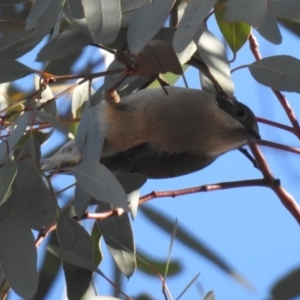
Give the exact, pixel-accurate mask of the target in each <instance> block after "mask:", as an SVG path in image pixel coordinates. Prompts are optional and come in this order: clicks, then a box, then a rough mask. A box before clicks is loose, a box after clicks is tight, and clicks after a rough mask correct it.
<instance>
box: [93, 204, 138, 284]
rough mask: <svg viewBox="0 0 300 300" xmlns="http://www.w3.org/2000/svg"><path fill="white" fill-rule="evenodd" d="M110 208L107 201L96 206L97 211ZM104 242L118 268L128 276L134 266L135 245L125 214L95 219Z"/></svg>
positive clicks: (133, 269)
mask: <svg viewBox="0 0 300 300" xmlns="http://www.w3.org/2000/svg"><path fill="white" fill-rule="evenodd" d="M110 209H111V206H110V205H109V204H107V203H101V204H99V205H98V206H97V210H96V211H97V212H105V211H108V210H110ZM96 222H97V225H98V226H99V229H100V231H101V233H102V234H103V237H104V240H105V243H106V245H107V248H108V250H109V252H110V253H111V255H112V257H113V258H114V260H115V262H116V264H117V266H118V267H119V269H120V270H121V271H122V272H123V273H124V275H125V276H126V277H127V278H129V277H130V276H131V275H132V274H133V272H134V271H135V268H136V259H135V245H134V238H133V232H132V228H131V224H130V220H129V217H128V215H127V214H122V215H121V216H111V217H109V218H106V219H104V220H101V221H96Z"/></svg>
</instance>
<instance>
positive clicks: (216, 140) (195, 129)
mask: <svg viewBox="0 0 300 300" xmlns="http://www.w3.org/2000/svg"><path fill="white" fill-rule="evenodd" d="M103 105H104V106H103V111H102V112H101V114H99V116H100V118H101V120H99V123H100V124H104V127H105V140H104V145H103V149H102V153H101V158H100V163H101V164H103V165H104V166H106V167H107V168H108V169H109V170H110V171H112V172H113V173H114V174H127V173H141V174H144V175H146V176H147V177H148V178H153V179H162V178H172V177H177V176H181V175H185V174H189V173H193V172H196V171H198V170H201V169H203V168H205V167H207V166H208V165H210V164H211V163H213V162H214V161H215V160H216V159H217V158H218V157H219V156H221V155H222V154H224V153H226V152H228V151H231V150H233V149H236V148H239V147H241V146H243V145H245V144H248V143H251V142H255V141H257V140H259V139H260V135H259V129H258V125H257V121H256V118H255V115H254V113H253V112H252V111H251V109H250V108H249V107H247V106H246V105H244V104H243V103H241V102H238V101H237V100H236V99H235V98H233V97H229V96H226V95H222V94H215V93H212V92H208V91H204V90H199V89H192V88H181V87H173V86H169V87H165V88H164V89H162V88H149V89H143V90H140V91H137V92H135V93H132V94H130V95H128V96H125V97H123V98H122V99H120V98H119V96H118V94H116V93H115V94H114V97H112V98H111V97H110V96H108V94H105V93H104V104H103ZM64 153H66V155H64ZM70 159H71V160H72V164H74V163H79V162H80V160H81V156H80V153H79V150H78V149H77V148H76V145H75V142H74V141H70V142H69V143H68V144H67V145H66V146H65V147H63V148H62V149H61V150H59V151H58V153H57V154H56V155H54V156H53V158H52V160H51V158H50V159H49V161H48V163H46V164H44V165H43V167H42V169H43V170H47V169H49V168H52V167H53V166H55V167H61V166H64V165H67V164H68V163H67V162H66V160H70ZM59 160H61V161H59Z"/></svg>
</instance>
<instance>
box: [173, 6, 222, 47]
mask: <svg viewBox="0 0 300 300" xmlns="http://www.w3.org/2000/svg"><path fill="white" fill-rule="evenodd" d="M216 2H217V0H200V1H199V0H190V1H189V2H188V5H187V7H186V9H185V11H184V14H183V17H182V19H181V20H180V22H179V25H178V28H177V31H176V33H175V35H174V42H173V46H174V50H175V52H177V53H180V52H182V51H183V50H184V49H185V48H186V47H187V46H188V45H189V44H190V43H191V42H192V40H193V38H194V36H195V35H196V33H197V31H198V29H199V27H200V25H201V23H202V21H203V20H204V18H205V17H206V16H207V14H208V13H209V12H210V10H211V9H212V8H213V6H214V4H215V3H216Z"/></svg>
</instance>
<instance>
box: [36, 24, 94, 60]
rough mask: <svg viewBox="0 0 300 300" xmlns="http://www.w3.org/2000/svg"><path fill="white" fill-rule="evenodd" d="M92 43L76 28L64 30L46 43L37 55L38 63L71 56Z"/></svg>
mask: <svg viewBox="0 0 300 300" xmlns="http://www.w3.org/2000/svg"><path fill="white" fill-rule="evenodd" d="M92 42H93V41H92V39H91V38H90V37H88V36H87V35H85V34H84V33H83V32H82V31H81V30H80V29H79V28H78V27H72V28H70V29H66V30H65V31H63V32H62V33H61V34H59V35H58V36H57V37H56V38H55V39H54V40H52V41H51V42H49V43H47V44H46V45H45V46H44V47H43V48H42V49H41V50H40V52H39V53H38V55H37V60H38V61H51V60H54V59H59V58H62V57H65V56H67V55H69V54H72V53H74V52H76V51H79V50H81V49H82V48H84V47H86V46H88V45H89V44H91V43H92Z"/></svg>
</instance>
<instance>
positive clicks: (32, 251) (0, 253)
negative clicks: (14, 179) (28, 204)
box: [0, 184, 38, 299]
mask: <svg viewBox="0 0 300 300" xmlns="http://www.w3.org/2000/svg"><path fill="white" fill-rule="evenodd" d="M12 190H13V192H12V194H11V196H10V197H9V198H8V200H7V201H6V202H5V203H3V205H2V206H1V207H0V220H1V230H0V240H1V243H0V258H1V267H2V269H3V271H4V273H5V275H6V277H7V280H8V281H9V283H10V285H11V287H12V288H13V290H14V291H15V292H16V293H17V294H19V295H20V296H21V297H23V298H25V299H31V298H32V297H33V295H34V294H35V292H36V290H37V286H38V272H37V253H36V248H35V241H34V237H33V234H32V232H31V229H30V226H29V223H28V220H27V216H26V210H25V208H24V204H23V202H22V200H21V192H22V191H21V190H19V188H18V187H17V186H16V184H13V186H12Z"/></svg>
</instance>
